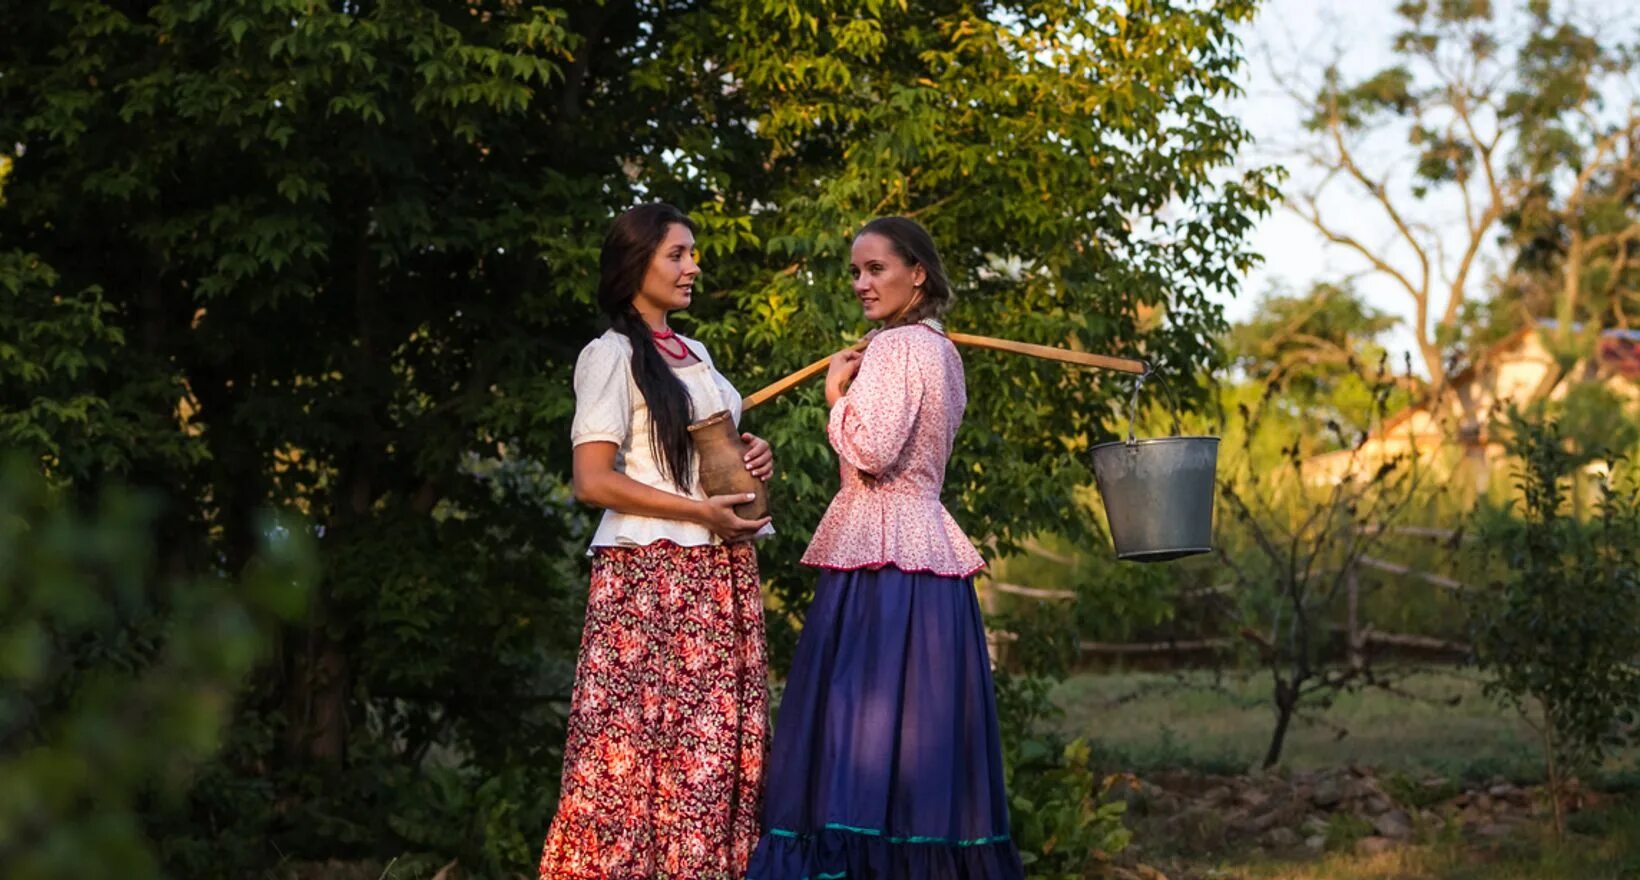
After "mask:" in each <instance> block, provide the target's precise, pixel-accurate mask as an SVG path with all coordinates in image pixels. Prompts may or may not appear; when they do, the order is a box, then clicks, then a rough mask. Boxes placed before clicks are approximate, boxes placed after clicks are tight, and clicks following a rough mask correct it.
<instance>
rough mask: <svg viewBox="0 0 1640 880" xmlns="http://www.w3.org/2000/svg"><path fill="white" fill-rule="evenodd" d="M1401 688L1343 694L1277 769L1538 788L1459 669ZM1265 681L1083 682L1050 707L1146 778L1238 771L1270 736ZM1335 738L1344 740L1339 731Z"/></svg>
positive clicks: (1513, 732)
mask: <svg viewBox="0 0 1640 880" xmlns="http://www.w3.org/2000/svg"><path fill="white" fill-rule="evenodd" d="M1399 688H1400V689H1401V690H1403V691H1405V692H1407V693H1409V694H1412V695H1414V697H1415V698H1409V697H1406V696H1401V695H1397V694H1393V693H1389V692H1386V691H1383V690H1379V689H1369V690H1364V691H1360V692H1357V693H1349V694H1342V695H1340V696H1339V697H1338V698H1337V700H1336V701H1335V702H1334V703H1333V705H1332V706H1330V707H1328V708H1326V709H1321V710H1318V711H1316V712H1315V713H1314V715H1313V717H1312V718H1311V719H1309V720H1300V721H1298V722H1295V724H1294V727H1293V729H1292V730H1291V731H1289V733H1288V736H1287V742H1286V747H1285V749H1284V750H1283V754H1282V761H1281V763H1282V765H1283V766H1286V767H1289V768H1292V769H1295V770H1312V769H1319V768H1326V767H1339V766H1344V765H1348V764H1352V763H1353V764H1364V765H1369V766H1372V767H1376V768H1378V769H1380V770H1383V771H1399V772H1406V773H1421V772H1435V773H1442V774H1450V775H1460V776H1464V777H1472V778H1490V777H1492V776H1495V775H1502V776H1506V777H1509V778H1511V779H1516V780H1523V781H1524V780H1531V779H1535V778H1537V777H1538V776H1539V775H1540V773H1541V771H1540V770H1539V769H1538V765H1537V758H1536V751H1535V750H1536V748H1537V740H1536V738H1535V737H1534V735H1533V733H1532V731H1531V729H1530V728H1529V727H1528V726H1527V725H1526V724H1525V723H1524V722H1523V721H1522V720H1521V719H1520V718H1519V717H1517V716H1516V715H1515V714H1514V713H1513V712H1512V711H1510V710H1507V709H1503V708H1500V707H1499V706H1497V705H1496V704H1494V703H1493V702H1492V701H1490V700H1488V699H1487V698H1486V697H1485V696H1484V695H1483V694H1482V693H1481V688H1480V684H1479V683H1478V682H1477V681H1475V680H1474V679H1473V678H1471V677H1470V676H1468V675H1465V674H1463V673H1462V672H1456V671H1436V672H1428V673H1421V674H1419V675H1416V676H1413V677H1411V678H1408V679H1406V680H1405V681H1403V682H1402V683H1401V684H1400V685H1399ZM1269 689H1270V685H1269V680H1268V679H1267V678H1265V677H1262V676H1252V677H1230V676H1226V677H1225V678H1224V679H1223V680H1222V681H1218V682H1215V680H1214V678H1213V676H1212V675H1211V674H1210V673H1206V672H1184V673H1178V674H1171V673H1125V674H1084V675H1077V676H1074V677H1072V678H1070V679H1068V680H1067V681H1065V682H1063V683H1062V684H1061V685H1060V686H1059V687H1058V688H1056V689H1055V691H1054V695H1053V696H1054V700H1055V702H1056V703H1057V704H1058V705H1059V706H1060V708H1061V709H1062V710H1063V711H1064V717H1063V718H1062V719H1061V720H1060V721H1059V723H1058V726H1059V728H1060V730H1061V732H1062V733H1064V734H1066V735H1067V736H1073V737H1076V736H1080V737H1086V738H1087V739H1089V740H1090V741H1091V742H1093V743H1095V745H1096V749H1097V750H1099V751H1101V752H1103V753H1104V755H1105V757H1106V758H1107V759H1108V760H1109V761H1110V762H1113V763H1118V764H1121V765H1122V766H1124V767H1125V768H1127V769H1132V770H1136V771H1139V772H1143V771H1145V770H1147V769H1155V768H1172V769H1178V768H1186V769H1195V770H1201V771H1204V772H1218V773H1237V772H1243V771H1246V770H1248V769H1250V768H1254V767H1256V766H1257V765H1258V764H1259V763H1260V762H1261V760H1262V759H1263V757H1264V752H1265V749H1266V748H1267V747H1268V745H1269V739H1270V733H1271V730H1272V729H1273V727H1274V714H1273V711H1272V709H1271V708H1270V705H1269V702H1268V697H1267V695H1268V694H1269ZM1340 731H1343V732H1344V735H1343V736H1342V737H1341V736H1340V735H1339V732H1340Z"/></svg>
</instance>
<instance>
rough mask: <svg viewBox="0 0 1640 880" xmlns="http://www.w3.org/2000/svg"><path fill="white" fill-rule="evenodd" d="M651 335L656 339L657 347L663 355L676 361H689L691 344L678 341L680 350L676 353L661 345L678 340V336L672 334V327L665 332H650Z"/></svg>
mask: <svg viewBox="0 0 1640 880" xmlns="http://www.w3.org/2000/svg"><path fill="white" fill-rule="evenodd" d="M649 335H650V336H653V337H655V347H656V348H658V349H660V350H661V354H664V355H666V356H667V357H669V358H671V359H672V360H675V361H686V360H689V344H688V343H686V342H684V341H683V340H681V339H678V350H677V351H676V352H673V351H671V350H669V349H667V347H666V346H664V345H662V344H661V342H662V341H663V340H667V339H677V338H678V334H676V333H674V332H672V328H671V327H668V328H666V329H665V330H651V331H649Z"/></svg>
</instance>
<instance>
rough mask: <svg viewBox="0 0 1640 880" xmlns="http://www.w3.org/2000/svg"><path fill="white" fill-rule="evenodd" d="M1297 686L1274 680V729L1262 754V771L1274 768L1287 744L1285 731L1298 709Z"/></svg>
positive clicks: (1290, 724)
mask: <svg viewBox="0 0 1640 880" xmlns="http://www.w3.org/2000/svg"><path fill="white" fill-rule="evenodd" d="M1297 693H1298V687H1297V685H1293V686H1288V685H1287V683H1285V682H1283V681H1281V680H1280V679H1277V680H1276V687H1275V697H1276V729H1275V731H1274V732H1273V733H1271V734H1270V748H1269V749H1268V750H1267V751H1266V752H1265V753H1264V764H1263V766H1264V769H1266V770H1268V769H1270V768H1271V767H1274V766H1275V765H1276V763H1277V762H1279V761H1280V760H1281V750H1282V748H1283V747H1284V746H1285V745H1286V744H1287V729H1288V728H1289V727H1291V726H1292V723H1293V712H1294V711H1295V710H1296V709H1297V708H1298V700H1297V699H1296V695H1297Z"/></svg>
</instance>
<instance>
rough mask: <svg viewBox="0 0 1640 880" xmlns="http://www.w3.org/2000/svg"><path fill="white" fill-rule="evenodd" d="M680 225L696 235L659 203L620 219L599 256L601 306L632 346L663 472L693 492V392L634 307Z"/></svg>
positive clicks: (634, 373) (691, 225)
mask: <svg viewBox="0 0 1640 880" xmlns="http://www.w3.org/2000/svg"><path fill="white" fill-rule="evenodd" d="M675 223H681V224H682V225H684V226H687V227H688V228H689V231H690V232H694V231H695V224H694V223H693V222H691V221H690V219H689V218H688V217H687V216H686V215H685V214H684V213H683V212H682V211H679V210H678V209H677V208H674V207H672V206H671V205H667V204H661V203H659V202H657V203H655V204H653V205H639V206H637V207H636V208H632V209H630V210H628V211H626V213H624V214H622V215H621V216H619V217H617V218H615V223H614V224H613V225H611V226H610V227H609V234H608V235H605V236H604V247H603V250H602V251H601V252H600V253H599V255H598V308H600V309H602V310H603V313H604V314H605V315H608V316H609V323H610V326H611V327H613V328H614V329H615V331H616V332H617V333H620V334H621V335H623V336H625V337H626V338H627V339H628V340H630V341H631V342H632V378H633V379H634V380H636V381H637V383H638V390H639V391H640V392H642V393H643V399H644V402H645V403H647V404H649V445H650V447H651V448H653V449H654V450H655V452H656V461H657V462H658V463H659V464H660V468H661V474H662V475H663V476H665V477H666V478H667V479H669V480H671V481H672V483H673V484H674V485H676V486H677V487H678V488H679V489H680V490H682V491H684V492H688V491H689V487H690V486H691V485H692V484H693V483H694V472H695V449H694V445H693V444H692V443H691V442H690V440H689V423H690V422H691V421H693V420H694V412H693V407H691V406H690V405H689V389H687V388H685V387H684V386H683V382H682V381H681V380H680V379H678V377H677V375H676V374H674V373H673V372H672V368H671V367H668V366H667V365H666V361H665V360H664V359H662V357H661V353H660V352H659V351H658V350H656V348H655V342H654V340H653V338H652V337H651V335H650V331H649V325H648V324H645V323H644V320H643V318H642V317H641V316H640V315H639V314H638V310H637V309H635V308H633V306H632V300H633V299H634V298H635V297H637V295H638V290H639V288H641V287H643V280H644V275H645V274H647V273H648V272H649V263H650V261H651V260H653V259H654V257H655V251H657V250H659V249H660V246H661V243H662V242H664V241H665V240H666V233H667V231H668V230H669V229H670V228H671V227H672V225H673V224H675Z"/></svg>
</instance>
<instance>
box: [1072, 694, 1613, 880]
mask: <svg viewBox="0 0 1640 880" xmlns="http://www.w3.org/2000/svg"><path fill="white" fill-rule="evenodd" d="M1399 687H1400V688H1401V689H1402V690H1404V691H1405V692H1407V693H1409V694H1411V695H1413V696H1414V697H1415V698H1408V697H1406V696H1400V695H1397V694H1392V693H1388V692H1385V691H1382V690H1366V691H1362V692H1358V693H1354V694H1344V695H1341V696H1340V697H1339V699H1338V700H1337V701H1336V702H1335V703H1334V704H1333V705H1332V706H1330V707H1327V708H1326V709H1324V710H1320V711H1318V712H1317V713H1316V716H1317V719H1318V720H1317V721H1312V722H1310V723H1302V724H1298V725H1296V726H1295V728H1294V730H1293V731H1292V732H1291V733H1290V734H1289V736H1288V740H1287V748H1286V750H1285V753H1284V755H1283V759H1282V765H1283V766H1285V767H1288V768H1291V769H1294V770H1314V769H1323V768H1329V767H1339V766H1344V765H1348V764H1360V765H1365V766H1370V767H1373V768H1375V769H1376V770H1377V771H1378V774H1379V779H1380V780H1382V781H1383V782H1384V784H1386V785H1387V786H1389V787H1390V788H1391V790H1394V789H1395V788H1396V786H1397V785H1398V784H1400V783H1401V782H1402V781H1404V780H1405V778H1406V777H1417V776H1422V775H1425V774H1429V773H1436V774H1440V775H1443V776H1446V777H1448V779H1450V780H1452V782H1451V784H1450V785H1449V787H1448V788H1447V789H1441V790H1440V793H1441V795H1442V796H1443V797H1444V796H1447V795H1450V794H1453V793H1455V791H1456V789H1457V784H1458V781H1459V780H1480V781H1485V780H1490V779H1492V778H1493V777H1494V776H1500V775H1501V776H1505V777H1507V778H1509V779H1511V780H1514V781H1516V782H1533V781H1537V780H1539V779H1541V777H1542V771H1541V769H1540V767H1539V764H1538V752H1537V740H1536V738H1535V737H1534V735H1533V733H1532V731H1531V729H1530V728H1529V727H1528V726H1527V725H1526V724H1525V723H1524V722H1523V721H1522V720H1521V719H1520V718H1519V717H1517V716H1516V715H1515V714H1514V713H1513V712H1512V711H1510V710H1507V709H1504V708H1501V707H1499V706H1497V705H1496V704H1494V703H1493V702H1492V701H1490V700H1488V699H1487V698H1486V697H1485V696H1484V695H1483V694H1482V693H1481V687H1480V684H1479V683H1478V682H1477V681H1476V680H1475V679H1473V678H1472V677H1470V676H1468V675H1465V674H1464V673H1462V672H1461V671H1452V670H1444V671H1432V672H1425V673H1420V674H1418V675H1415V676H1410V677H1408V678H1407V679H1405V680H1404V681H1403V682H1402V683H1401V684H1400V685H1399ZM1268 689H1269V682H1268V679H1266V678H1263V677H1242V678H1236V677H1226V678H1225V679H1223V680H1222V681H1218V680H1215V679H1214V677H1213V676H1212V675H1211V674H1209V673H1204V672H1186V673H1182V674H1168V673H1122V674H1085V675H1078V676H1075V677H1073V678H1071V679H1069V680H1067V681H1065V682H1064V683H1062V684H1061V685H1060V686H1059V687H1058V688H1056V689H1055V691H1054V694H1053V696H1054V699H1055V702H1056V703H1057V704H1058V705H1059V706H1060V707H1061V709H1062V710H1063V711H1064V716H1063V718H1062V719H1060V721H1059V722H1058V724H1059V727H1060V730H1061V732H1062V733H1063V734H1065V735H1067V736H1076V737H1085V738H1087V739H1088V740H1090V741H1091V742H1093V743H1094V744H1095V752H1096V754H1097V755H1099V756H1100V763H1101V764H1104V765H1106V766H1108V767H1110V768H1112V769H1123V770H1133V771H1137V772H1138V773H1139V774H1140V775H1141V776H1143V775H1144V774H1145V773H1146V772H1148V771H1158V770H1164V769H1165V770H1180V769H1184V770H1194V771H1197V772H1203V773H1225V774H1233V773H1242V772H1246V771H1248V770H1251V769H1254V768H1256V767H1257V765H1258V764H1259V762H1260V759H1261V758H1262V757H1263V754H1264V750H1265V748H1266V746H1267V745H1268V738H1269V735H1270V731H1271V728H1272V726H1273V720H1274V719H1273V715H1272V713H1271V710H1270V708H1269V706H1268V704H1267V703H1266V701H1265V700H1266V694H1267V693H1268ZM1340 729H1342V730H1345V731H1347V735H1346V736H1344V737H1342V738H1340V737H1339V736H1338V734H1337V731H1338V730H1340ZM1637 757H1640V755H1637V753H1636V752H1635V751H1630V752H1627V753H1625V754H1622V755H1619V756H1617V757H1615V758H1614V759H1613V760H1612V761H1611V762H1610V763H1609V764H1608V766H1607V767H1606V768H1605V769H1604V771H1603V772H1602V773H1601V774H1600V776H1599V777H1598V778H1597V779H1594V780H1591V782H1592V783H1593V787H1594V788H1597V789H1604V790H1607V791H1611V792H1617V794H1615V795H1612V796H1610V797H1609V799H1608V800H1607V801H1606V802H1605V805H1604V806H1602V807H1599V808H1597V809H1594V810H1591V811H1588V812H1584V813H1578V814H1574V815H1573V816H1572V817H1571V820H1570V837H1569V838H1568V839H1567V840H1566V841H1564V842H1556V841H1554V840H1553V839H1552V838H1551V837H1550V835H1549V834H1548V832H1547V829H1541V830H1539V831H1535V832H1532V833H1525V834H1521V835H1519V836H1517V837H1516V838H1511V839H1508V840H1504V841H1496V842H1476V841H1469V840H1465V839H1464V838H1463V836H1462V834H1461V833H1460V832H1459V831H1458V829H1457V828H1456V826H1449V827H1448V828H1447V829H1446V830H1445V831H1441V832H1439V833H1437V834H1436V839H1435V842H1433V843H1427V844H1425V845H1420V846H1410V847H1406V848H1404V849H1400V850H1395V851H1392V852H1388V853H1383V854H1379V855H1374V856H1360V855H1355V854H1353V853H1352V852H1350V847H1349V846H1347V845H1346V846H1340V847H1331V848H1329V854H1327V855H1325V856H1320V855H1311V854H1308V853H1303V854H1296V855H1294V854H1288V855H1285V856H1276V855H1271V854H1268V853H1265V852H1262V851H1260V850H1256V849H1252V848H1250V845H1248V846H1244V847H1242V848H1241V849H1239V850H1236V849H1231V850H1227V851H1222V852H1217V853H1213V854H1204V853H1203V852H1201V851H1195V852H1194V853H1192V851H1190V850H1189V849H1188V848H1181V845H1182V844H1181V842H1179V841H1169V840H1165V839H1159V838H1157V837H1154V836H1151V835H1147V833H1146V832H1145V831H1144V829H1140V837H1139V841H1138V842H1141V843H1143V844H1144V848H1145V851H1146V859H1147V860H1152V859H1159V860H1160V865H1159V866H1162V867H1165V868H1166V869H1167V876H1168V877H1169V878H1172V880H1231V878H1235V880H1392V878H1393V880H1640V793H1637V791H1640V760H1637ZM1409 790H1410V791H1412V793H1413V794H1414V795H1418V794H1420V793H1421V794H1424V795H1428V794H1429V793H1430V790H1429V789H1425V788H1422V787H1421V786H1413V788H1412V789H1409ZM1414 799H1415V798H1414ZM1403 802H1410V801H1403ZM1413 806H1421V804H1413ZM1350 818H1353V817H1350ZM1332 830H1333V829H1329V833H1331V832H1332ZM1336 830H1337V831H1338V832H1339V834H1340V835H1341V837H1348V838H1349V840H1347V841H1342V842H1343V843H1351V842H1353V840H1354V839H1355V838H1357V837H1360V836H1361V834H1360V833H1348V832H1350V831H1351V829H1348V828H1342V827H1341V828H1339V829H1336ZM1147 837H1148V839H1147ZM1334 850H1342V851H1334Z"/></svg>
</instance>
